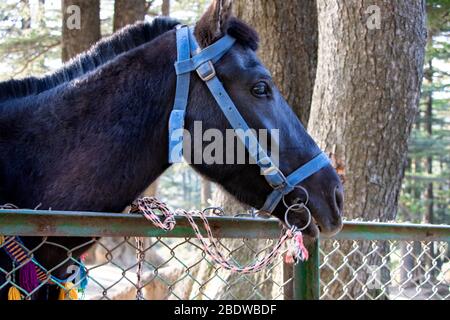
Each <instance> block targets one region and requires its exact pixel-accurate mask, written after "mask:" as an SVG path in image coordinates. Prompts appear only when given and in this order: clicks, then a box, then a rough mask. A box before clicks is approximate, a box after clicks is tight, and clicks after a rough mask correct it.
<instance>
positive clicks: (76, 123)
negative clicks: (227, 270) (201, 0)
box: [0, 35, 175, 211]
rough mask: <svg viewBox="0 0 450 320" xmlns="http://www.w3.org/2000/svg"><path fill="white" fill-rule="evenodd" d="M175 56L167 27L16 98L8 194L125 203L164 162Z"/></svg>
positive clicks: (65, 205) (65, 202)
mask: <svg viewBox="0 0 450 320" xmlns="http://www.w3.org/2000/svg"><path fill="white" fill-rule="evenodd" d="M167 48H173V52H167V51H168V50H167ZM174 60H175V37H174V36H173V35H165V36H162V37H160V38H158V39H156V40H154V41H153V42H151V43H150V44H148V45H145V46H143V47H140V48H138V49H135V50H133V51H130V52H129V53H127V54H125V55H122V56H120V57H118V58H117V59H115V60H114V61H113V62H111V63H109V64H107V65H106V66H104V67H102V68H100V69H99V70H97V71H96V72H94V73H91V74H88V75H86V76H85V77H83V78H81V79H78V80H75V81H71V82H69V83H67V84H65V85H63V86H60V87H58V88H55V89H53V90H50V91H48V92H44V93H43V94H41V95H39V96H37V97H34V98H25V99H21V100H20V101H17V103H16V104H17V106H16V110H21V112H19V111H17V112H16V119H15V121H14V123H16V124H19V125H17V126H16V128H15V132H18V133H17V134H16V135H15V136H13V137H12V138H13V139H11V140H10V141H9V143H8V142H7V143H6V144H3V145H9V146H10V148H9V151H13V152H12V153H11V154H12V155H13V157H14V158H13V159H11V158H10V159H8V161H13V162H11V163H14V165H10V166H9V167H7V169H6V170H3V175H4V177H3V181H2V179H1V178H0V183H4V184H6V187H5V185H3V186H0V187H3V190H10V191H9V193H8V201H10V202H13V203H15V204H17V205H18V206H21V207H29V208H30V207H34V206H36V205H37V204H42V208H49V207H51V208H52V209H55V210H57V209H61V210H94V211H120V210H123V209H124V208H125V207H126V206H127V205H128V204H129V203H130V202H131V201H132V200H133V199H135V198H136V197H137V196H138V195H139V194H140V193H141V192H143V191H144V190H145V188H146V187H147V186H149V185H150V184H151V183H152V182H153V181H154V180H155V179H156V178H157V177H158V176H159V175H160V174H161V173H162V172H163V171H164V170H165V169H166V168H167V167H168V166H169V165H168V163H167V152H168V151H167V140H168V137H167V123H168V117H169V114H170V111H171V105H172V103H173V96H174V91H175V73H174V71H173V62H174ZM9 107H11V106H9ZM19 129H20V130H19ZM0 139H2V137H1V136H0ZM13 141H14V147H11V145H12V144H13ZM1 142H2V141H1V140H0V148H1V145H2V144H1ZM4 142H5V141H4ZM0 169H1V168H0Z"/></svg>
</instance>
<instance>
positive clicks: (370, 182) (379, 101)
mask: <svg viewBox="0 0 450 320" xmlns="http://www.w3.org/2000/svg"><path fill="white" fill-rule="evenodd" d="M378 10H380V11H379V15H378V14H377V12H378ZM318 14H319V43H320V46H319V58H318V60H319V63H318V70H317V79H318V81H316V86H315V89H314V96H313V103H312V111H311V117H310V121H309V129H310V132H311V133H312V135H313V137H314V138H315V139H316V141H317V142H318V143H319V145H320V146H321V147H322V148H324V149H325V150H326V151H327V152H328V153H329V154H331V155H332V158H333V159H335V161H336V162H337V163H341V164H343V166H344V168H345V172H346V175H345V189H346V190H345V197H346V199H345V215H346V217H347V218H355V217H359V218H363V219H364V220H374V219H379V220H382V221H386V220H392V219H394V218H395V217H396V213H397V205H398V198H399V191H400V188H401V182H402V178H403V175H404V168H405V165H406V157H407V145H408V144H407V142H408V137H409V135H410V131H411V127H412V124H413V123H414V117H415V115H416V114H417V110H418V103H419V96H420V87H421V82H422V76H423V62H424V52H425V50H424V49H425V44H426V28H425V3H424V1H389V2H385V1H383V0H371V1H368V0H363V1H350V0H346V1H342V0H318ZM369 245H370V243H369V242H364V243H363V244H361V245H360V248H359V251H360V253H362V254H367V252H368V251H369V250H370V249H369ZM351 246H352V243H351V242H349V243H341V248H340V250H341V252H342V253H343V254H345V255H348V254H349V253H350V251H351ZM384 247H385V246H384V245H381V246H379V251H381V252H380V254H384V251H385V249H384ZM325 249H326V248H325ZM371 256H373V257H374V258H373V259H369V260H371V261H369V262H368V264H369V265H370V264H373V265H377V263H378V262H379V261H377V260H376V259H377V258H376V255H371ZM348 258H349V262H348V265H349V266H352V267H353V268H354V269H357V268H358V266H360V265H361V261H362V258H361V255H360V254H350V255H349V256H348ZM336 259H338V258H336ZM336 262H337V261H334V260H333V259H331V260H330V261H329V264H331V265H333V264H334V267H337V266H336V264H335V263H336ZM331 273H332V272H331ZM331 273H330V272H323V273H322V276H323V277H324V280H325V281H327V280H329V279H331V278H332V277H333V275H332V274H331ZM353 277H355V275H354V274H353V272H352V269H351V268H343V269H342V270H341V271H340V276H339V279H340V281H342V283H344V284H348V285H347V289H348V291H347V294H348V296H345V297H352V296H353V297H355V296H360V295H361V292H362V291H361V289H362V288H361V285H359V282H358V281H353V282H350V281H351V280H352V279H353ZM362 281H363V282H364V279H362ZM349 283H351V284H349ZM327 289H328V292H329V295H330V297H334V298H336V297H338V296H341V295H342V292H343V289H344V288H343V286H342V284H341V283H340V282H339V283H338V281H335V282H334V283H333V284H331V285H329V287H328V288H327Z"/></svg>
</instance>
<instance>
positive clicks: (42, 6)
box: [37, 0, 45, 28]
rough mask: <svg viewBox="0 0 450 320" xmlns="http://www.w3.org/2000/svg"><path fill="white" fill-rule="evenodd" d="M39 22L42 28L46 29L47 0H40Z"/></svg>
mask: <svg viewBox="0 0 450 320" xmlns="http://www.w3.org/2000/svg"><path fill="white" fill-rule="evenodd" d="M37 21H38V24H39V26H40V27H43V28H45V0H39V2H38V12H37Z"/></svg>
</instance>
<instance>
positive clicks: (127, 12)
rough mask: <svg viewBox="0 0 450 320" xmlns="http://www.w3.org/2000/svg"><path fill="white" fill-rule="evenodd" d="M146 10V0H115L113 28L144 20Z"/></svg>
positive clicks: (116, 28)
mask: <svg viewBox="0 0 450 320" xmlns="http://www.w3.org/2000/svg"><path fill="white" fill-rule="evenodd" d="M146 12H147V2H146V0H115V1H114V27H113V30H114V31H117V30H119V29H121V28H123V27H125V26H126V25H128V24H133V23H135V22H136V21H142V20H144V18H145V13H146Z"/></svg>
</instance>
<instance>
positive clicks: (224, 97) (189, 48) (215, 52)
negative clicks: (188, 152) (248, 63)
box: [169, 26, 330, 213]
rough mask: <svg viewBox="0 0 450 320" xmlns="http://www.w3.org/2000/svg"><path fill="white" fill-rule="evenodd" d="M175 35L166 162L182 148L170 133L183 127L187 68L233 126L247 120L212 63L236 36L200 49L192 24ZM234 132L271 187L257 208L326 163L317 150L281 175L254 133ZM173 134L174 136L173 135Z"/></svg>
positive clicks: (270, 207) (178, 158)
mask: <svg viewBox="0 0 450 320" xmlns="http://www.w3.org/2000/svg"><path fill="white" fill-rule="evenodd" d="M176 37H177V50H178V57H177V62H176V63H175V70H176V73H177V86H176V94H175V103H174V107H173V111H172V113H171V115H170V119H169V162H170V163H177V162H182V157H183V154H182V153H183V150H182V147H181V148H180V146H181V145H182V142H183V141H182V140H183V137H182V135H181V137H180V135H175V134H174V133H175V132H176V131H178V130H182V129H183V128H184V118H185V114H186V108H187V104H188V97H189V84H190V77H191V72H193V71H196V72H197V74H198V76H199V77H200V79H201V80H202V81H204V82H205V83H206V85H207V87H208V88H209V90H210V91H211V94H212V95H213V96H214V98H215V100H216V102H217V104H218V105H219V107H220V109H221V110H222V112H223V113H224V115H225V117H226V118H227V119H228V121H229V122H230V124H231V126H232V127H233V129H235V130H237V129H242V130H243V131H244V132H250V131H249V129H250V128H249V126H248V124H247V122H246V121H245V120H244V118H243V117H242V116H241V114H240V113H239V111H238V109H237V108H236V106H235V105H234V103H233V101H232V100H231V98H230V96H229V95H228V94H227V92H226V90H225V88H224V87H223V85H222V83H221V82H220V80H219V79H218V77H217V75H216V71H215V69H214V64H215V63H216V62H217V61H219V60H220V58H222V57H223V56H224V55H225V53H227V52H228V51H229V50H230V49H231V48H232V47H233V45H234V44H235V42H236V39H234V38H233V37H231V36H229V35H225V36H224V37H222V38H221V39H220V40H218V41H217V42H215V43H214V44H212V45H211V46H209V47H207V48H206V49H203V50H200V47H199V45H198V43H197V41H196V39H195V36H194V30H193V29H192V28H189V27H187V26H178V27H177V32H176ZM178 132H180V131H178ZM236 132H237V135H238V137H239V139H240V140H241V141H242V143H243V144H244V145H245V147H246V148H247V150H248V152H249V154H250V156H251V157H252V158H253V159H255V160H256V163H257V165H258V166H259V167H260V168H261V169H262V172H263V174H264V177H265V178H266V180H267V182H268V183H269V185H270V186H271V187H272V188H273V189H274V190H273V192H272V193H271V194H270V195H269V196H268V197H267V200H266V202H265V204H264V206H263V207H262V208H261V211H265V212H268V213H272V212H273V211H274V210H275V208H276V206H277V205H278V204H279V203H280V201H281V200H282V199H283V197H284V196H285V195H287V194H288V193H290V192H292V191H293V190H294V189H295V187H296V186H297V185H298V184H299V183H300V182H302V181H303V180H305V179H307V178H308V177H310V176H311V175H313V174H314V173H316V172H317V171H319V170H320V169H322V168H323V167H325V166H327V165H328V164H329V163H330V160H329V159H328V157H327V156H326V155H325V154H324V153H321V154H319V155H318V156H316V157H315V158H314V159H312V160H311V161H309V162H308V163H306V164H305V165H303V166H302V167H300V168H299V169H297V170H296V171H294V172H293V173H291V174H290V175H289V176H288V177H285V176H284V174H283V173H282V172H281V171H280V169H279V168H278V167H277V166H276V165H275V164H274V163H273V161H272V159H271V158H270V157H269V156H268V155H267V153H266V152H265V151H264V149H263V148H262V147H261V146H260V144H259V142H258V139H257V138H256V136H255V135H253V134H246V135H245V136H242V135H239V134H238V132H241V131H240V130H238V131H236ZM176 136H177V137H178V138H175V137H176ZM177 151H179V152H177Z"/></svg>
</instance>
